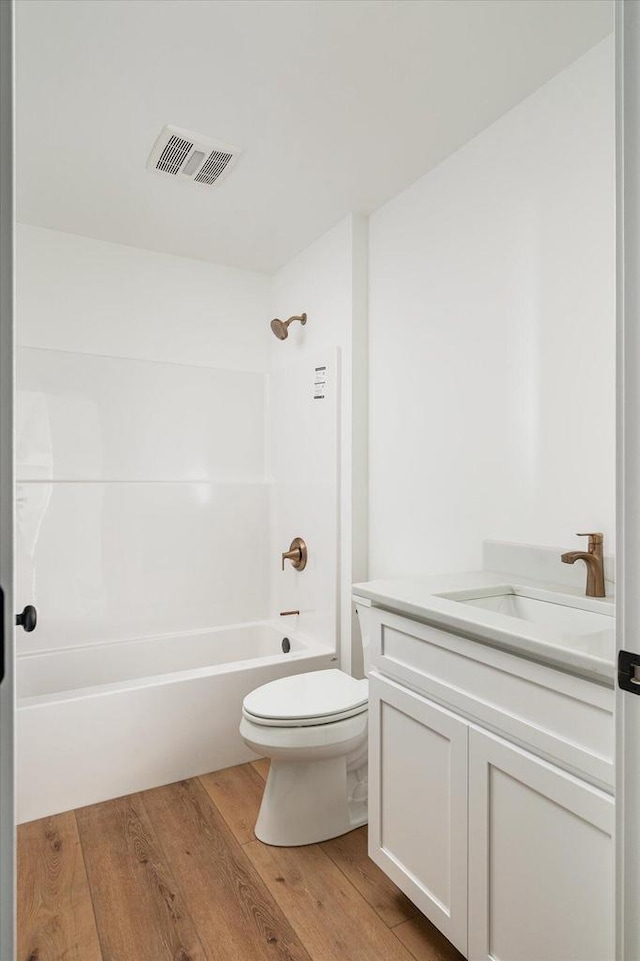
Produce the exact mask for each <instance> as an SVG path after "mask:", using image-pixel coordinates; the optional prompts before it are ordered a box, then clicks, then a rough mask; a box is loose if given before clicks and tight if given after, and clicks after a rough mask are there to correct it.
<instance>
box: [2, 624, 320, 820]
mask: <svg viewBox="0 0 640 961" xmlns="http://www.w3.org/2000/svg"><path fill="white" fill-rule="evenodd" d="M285 637H286V638H288V641H289V645H287V644H285V645H284V646H285V647H287V646H290V650H289V652H288V653H285V652H284V651H283V643H282V642H283V638H285ZM335 666H336V654H335V651H334V650H333V648H330V647H328V646H323V645H322V644H319V643H317V642H314V641H311V640H309V639H305V638H304V637H302V636H300V635H295V634H293V635H292V634H290V633H288V632H287V631H285V630H284V629H283V626H282V625H281V624H279V623H278V624H276V623H272V622H267V621H264V622H257V623H251V624H239V625H234V626H232V627H224V628H217V629H215V630H210V631H197V632H194V633H190V634H185V635H181V636H176V635H172V636H163V637H152V638H144V639H141V640H132V641H118V642H114V643H107V644H91V645H88V646H86V647H74V648H67V649H63V650H56V651H52V652H36V653H30V654H24V655H21V656H19V657H18V664H17V671H16V674H17V685H18V710H17V730H16V757H17V810H18V820H19V821H31V820H33V819H35V818H41V817H45V816H46V815H49V814H57V813H59V812H60V811H68V810H70V809H72V808H77V807H82V806H83V805H85V804H94V803H95V802H97V801H104V800H107V799H108V798H113V797H120V796H121V795H123V794H130V793H131V792H133V791H140V790H144V789H146V788H151V787H157V786H159V785H161V784H169V783H170V782H172V781H179V780H181V779H182V778H187V777H193V776H194V775H196V774H203V773H205V772H206V771H215V770H219V769H220V768H223V767H228V766H229V765H232V764H240V763H242V762H243V761H247V760H251V759H252V758H254V757H255V755H254V754H253V753H252V752H251V751H250V750H249V749H248V748H247V747H246V745H245V744H244V742H243V741H242V740H241V738H240V735H239V733H238V725H239V723H240V716H241V706H242V700H243V698H244V697H245V695H246V694H248V693H249V691H251V690H253V688H255V687H258V686H259V685H260V684H265V683H266V682H267V681H272V680H275V679H276V678H278V677H284V676H286V675H289V674H300V673H301V672H303V671H315V670H320V669H324V668H328V667H335Z"/></svg>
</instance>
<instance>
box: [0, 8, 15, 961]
mask: <svg viewBox="0 0 640 961" xmlns="http://www.w3.org/2000/svg"><path fill="white" fill-rule="evenodd" d="M13 23H14V9H13V0H3V2H0V588H1V591H2V592H4V604H3V605H1V606H0V612H1V607H3V608H4V610H3V612H1V613H0V617H2V625H1V626H2V629H3V637H4V644H3V647H4V678H3V680H2V681H0V892H1V894H0V957H1V958H13V957H14V956H15V907H16V893H15V891H16V878H15V874H16V871H15V799H14V782H15V777H14V771H15V752H14V723H15V674H14V653H15V651H14V630H15V626H14V595H13V569H14V560H13V542H14V533H13V529H14V496H13V491H14V477H13V364H14V358H13V324H14V310H13V303H14V291H13V273H14V270H13V268H14V190H13V145H14V125H13V119H14V111H13V93H14V84H13ZM0 640H1V639H0Z"/></svg>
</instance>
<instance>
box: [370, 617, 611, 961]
mask: <svg viewBox="0 0 640 961" xmlns="http://www.w3.org/2000/svg"><path fill="white" fill-rule="evenodd" d="M371 668H372V670H371V674H370V699H369V715H370V745H369V746H370V751H369V769H370V774H369V778H370V791H369V853H370V855H371V857H372V858H373V860H374V861H375V862H376V863H377V864H378V865H379V866H380V867H381V868H382V869H383V870H384V871H385V872H386V873H387V874H388V875H389V876H390V877H391V878H392V880H393V881H394V882H395V883H396V884H397V885H398V887H400V888H401V889H402V890H403V891H404V892H405V893H406V894H407V896H408V897H409V898H411V900H412V901H413V902H414V903H415V904H416V905H417V907H418V908H420V910H421V911H422V912H423V913H424V914H425V915H426V916H427V917H428V918H429V919H430V920H431V921H433V923H434V924H435V925H436V926H437V927H438V928H439V929H440V930H441V931H442V932H443V934H445V935H446V936H447V937H448V938H449V940H451V941H452V942H453V944H455V945H456V947H457V948H458V949H459V950H460V951H461V952H462V953H463V954H464V955H465V956H466V957H468V958H470V959H471V961H484V959H487V961H489V959H498V958H499V959H500V961H610V959H612V958H613V956H614V955H613V922H614V918H613V884H614V879H613V865H614V860H613V844H612V832H613V822H614V802H613V797H612V794H611V793H610V792H611V791H612V783H613V690H612V689H609V688H607V687H605V686H603V685H599V684H596V683H593V682H591V681H588V680H585V679H583V678H579V677H574V676H571V675H568V674H567V675H565V674H563V673H562V672H560V671H557V670H554V669H552V668H548V667H546V666H545V665H541V664H537V663H532V662H531V661H529V660H527V659H525V658H521V657H517V656H516V655H514V654H510V653H507V652H505V651H498V650H496V649H493V648H490V647H488V646H486V645H482V644H478V643H476V642H474V641H471V640H469V639H468V638H462V637H459V636H455V635H451V634H448V633H447V632H446V631H441V630H439V629H437V628H433V627H430V626H428V625H425V624H422V623H418V622H417V621H413V620H412V619H411V618H407V617H403V616H400V615H396V614H391V613H388V612H386V611H381V610H376V611H372V663H371Z"/></svg>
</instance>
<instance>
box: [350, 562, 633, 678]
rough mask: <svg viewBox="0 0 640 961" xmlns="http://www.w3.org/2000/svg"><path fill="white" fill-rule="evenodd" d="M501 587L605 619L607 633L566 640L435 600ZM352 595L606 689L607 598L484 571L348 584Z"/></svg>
mask: <svg viewBox="0 0 640 961" xmlns="http://www.w3.org/2000/svg"><path fill="white" fill-rule="evenodd" d="M501 586H505V587H508V588H512V589H514V590H516V591H517V589H518V588H521V589H523V590H526V592H527V594H528V596H530V597H536V595H537V593H538V592H539V596H540V598H541V599H545V600H549V596H548V593H547V592H551V593H552V594H553V595H554V600H555V598H557V603H559V604H562V603H563V601H564V602H565V603H566V602H567V601H570V605H571V606H572V607H579V608H581V609H582V610H585V611H594V612H596V613H600V614H605V615H611V629H610V630H597V631H594V632H593V633H588V634H571V633H567V632H564V631H562V630H560V629H559V628H557V627H556V626H551V625H547V624H537V623H532V622H531V621H528V620H525V619H523V618H520V617H512V616H509V615H506V614H502V613H497V612H495V611H490V610H483V609H481V608H478V607H470V606H467V605H465V604H461V603H459V602H457V601H455V600H451V599H448V598H444V597H439V596H438V595H439V594H441V593H443V592H445V591H465V590H470V591H472V590H476V589H483V588H491V587H501ZM352 591H353V594H354V595H356V596H358V597H364V598H367V599H368V600H370V601H371V603H372V604H373V606H375V607H381V608H384V609H385V610H388V611H393V612H395V613H398V614H406V615H407V616H409V617H412V618H415V619H417V620H420V621H424V622H426V623H428V624H432V625H434V626H436V627H442V628H445V629H446V630H449V631H453V632H455V633H457V634H462V635H464V636H465V637H470V638H472V639H473V640H476V641H479V642H481V643H483V644H489V645H492V646H494V647H500V648H502V649H504V650H507V651H509V652H511V653H513V654H516V655H518V656H520V657H526V658H529V659H530V660H536V661H540V662H542V663H544V664H547V665H549V666H551V667H555V668H559V669H560V670H564V671H567V672H569V673H572V674H578V675H581V676H583V677H588V678H590V679H592V680H596V681H598V682H599V683H601V684H606V685H608V686H612V684H613V681H614V677H615V619H614V617H613V613H614V602H613V598H610V597H605V598H592V597H585V596H584V595H583V594H581V592H580V591H577V590H574V589H572V588H569V587H565V586H562V587H559V586H558V585H554V584H548V583H544V582H542V581H534V580H530V579H528V578H524V577H522V576H520V575H515V576H514V575H512V574H508V573H506V574H500V573H493V572H488V571H470V572H467V573H464V574H442V575H435V576H425V577H401V578H396V579H390V580H378V581H367V582H365V583H361V584H354V585H353V588H352Z"/></svg>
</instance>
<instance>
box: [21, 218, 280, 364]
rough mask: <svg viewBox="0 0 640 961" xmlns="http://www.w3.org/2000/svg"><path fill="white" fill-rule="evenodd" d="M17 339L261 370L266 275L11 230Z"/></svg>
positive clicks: (24, 342)
mask: <svg viewBox="0 0 640 961" xmlns="http://www.w3.org/2000/svg"><path fill="white" fill-rule="evenodd" d="M16 244H17V257H16V271H17V295H18V297H19V303H18V310H19V313H18V318H17V332H18V342H19V344H20V345H21V346H23V347H49V348H51V349H53V350H70V351H78V352H80V353H89V354H91V353H92V354H103V355H108V356H112V357H135V358H139V359H141V360H157V361H168V362H170V363H177V364H193V365H198V366H199V365H204V366H207V367H222V368H226V369H232V370H259V371H264V370H265V368H266V363H267V353H266V351H267V346H266V337H265V336H264V322H265V318H264V312H265V307H266V304H267V298H268V294H267V291H268V289H269V283H270V281H269V278H268V277H267V276H266V275H264V274H259V273H254V272H253V271H248V270H236V269H234V268H232V267H221V266H218V265H217V264H211V263H207V262H204V261H199V260H188V259H187V258H185V257H172V256H170V255H168V254H160V253H156V252H153V251H150V250H140V249H139V248H137V247H125V246H122V245H121V244H111V243H105V242H104V241H101V240H91V239H89V238H87V237H79V236H76V235H74V234H65V233H61V232H60V231H57V230H45V229H43V228H40V227H29V226H27V225H26V224H17V228H16Z"/></svg>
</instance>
